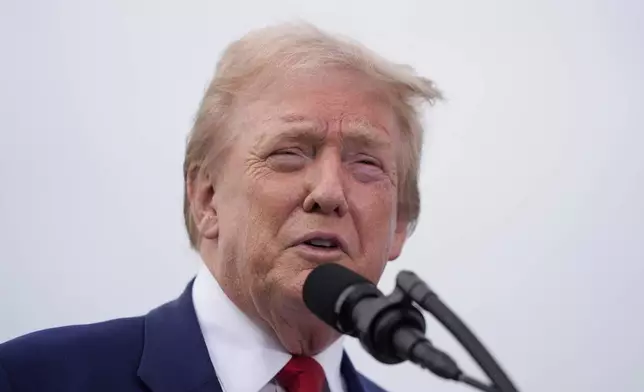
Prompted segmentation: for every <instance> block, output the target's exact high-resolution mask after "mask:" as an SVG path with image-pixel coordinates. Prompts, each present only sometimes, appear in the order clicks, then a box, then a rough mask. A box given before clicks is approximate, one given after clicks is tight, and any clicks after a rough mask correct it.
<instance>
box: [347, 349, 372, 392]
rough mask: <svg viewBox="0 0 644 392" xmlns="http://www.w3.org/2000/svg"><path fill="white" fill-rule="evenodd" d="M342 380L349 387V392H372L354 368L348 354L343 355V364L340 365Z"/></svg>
mask: <svg viewBox="0 0 644 392" xmlns="http://www.w3.org/2000/svg"><path fill="white" fill-rule="evenodd" d="M340 372H342V378H343V379H344V382H345V383H346V385H347V392H371V391H370V389H369V388H368V387H367V385H365V384H364V383H363V382H362V377H361V376H360V374H359V373H358V371H357V370H356V369H355V367H353V363H351V360H350V359H349V356H348V355H347V353H346V352H344V353H343V354H342V364H341V365H340Z"/></svg>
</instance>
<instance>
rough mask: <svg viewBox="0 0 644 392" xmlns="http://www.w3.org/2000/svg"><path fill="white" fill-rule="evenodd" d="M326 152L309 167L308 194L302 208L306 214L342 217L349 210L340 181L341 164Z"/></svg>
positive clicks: (336, 158)
mask: <svg viewBox="0 0 644 392" xmlns="http://www.w3.org/2000/svg"><path fill="white" fill-rule="evenodd" d="M327 152H328V154H324V155H320V156H318V157H317V158H316V162H315V164H314V165H313V167H311V169H312V170H311V172H310V175H309V176H308V180H307V183H308V184H307V185H308V189H309V194H308V195H307V197H306V199H304V206H303V207H304V211H306V212H311V213H321V214H325V215H331V214H335V215H337V216H339V217H342V216H344V215H345V214H346V213H347V211H348V209H349V207H348V205H347V199H346V195H345V190H344V185H343V181H342V163H341V162H340V161H341V159H340V158H339V157H334V156H333V154H331V152H330V151H327Z"/></svg>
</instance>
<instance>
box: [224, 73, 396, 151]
mask: <svg viewBox="0 0 644 392" xmlns="http://www.w3.org/2000/svg"><path fill="white" fill-rule="evenodd" d="M235 113H236V115H235V117H237V120H238V121H236V122H237V123H245V125H247V126H249V127H248V128H246V129H243V131H252V130H256V131H260V130H263V131H264V132H260V133H278V134H280V135H281V136H283V137H290V136H293V137H295V136H296V135H298V134H302V133H306V134H308V135H310V137H312V138H315V137H320V138H323V137H324V135H325V134H326V133H327V132H328V131H334V130H337V131H339V132H341V133H342V137H343V140H344V141H345V142H347V143H358V142H359V143H364V144H370V143H371V144H392V143H395V141H397V139H398V132H399V130H398V125H397V122H396V117H395V113H394V111H393V109H392V106H391V104H390V103H389V99H388V97H387V95H386V93H385V92H384V89H382V88H380V87H379V86H376V85H375V83H374V81H373V80H371V79H369V78H367V77H365V76H363V75H361V74H359V73H357V72H351V71H338V70H334V71H328V72H320V73H301V74H295V75H293V74H291V75H288V76H281V77H279V78H276V79H274V80H273V81H272V83H271V84H270V85H269V86H268V87H266V88H264V89H262V90H261V91H257V92H255V93H249V94H247V98H242V99H241V100H240V101H238V104H237V110H236V111H235ZM239 125H241V124H239ZM251 133H254V132H251ZM256 136H258V137H262V138H263V137H268V136H269V135H263V136H262V135H256ZM394 139H395V140H394Z"/></svg>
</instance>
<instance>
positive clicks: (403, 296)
mask: <svg viewBox="0 0 644 392" xmlns="http://www.w3.org/2000/svg"><path fill="white" fill-rule="evenodd" d="M409 300H411V301H413V302H415V303H417V304H418V305H419V306H420V307H422V308H423V309H425V310H426V311H428V312H429V313H431V314H432V315H433V316H434V317H435V318H436V319H437V320H438V321H439V322H440V323H441V324H443V326H445V328H447V330H448V331H449V332H450V333H451V334H452V335H453V336H454V337H455V338H456V339H457V340H458V341H459V342H460V343H461V345H462V346H463V347H464V348H465V349H466V350H467V352H468V353H469V354H470V355H471V356H472V358H474V360H475V361H476V362H477V363H478V364H479V366H480V367H481V369H482V370H483V372H485V374H486V375H487V376H488V377H489V378H490V380H491V381H492V385H491V386H489V385H486V384H485V383H482V382H480V381H478V380H476V379H474V378H472V377H470V376H468V375H466V374H464V373H462V372H461V371H460V370H459V372H458V375H456V377H454V374H452V376H450V377H445V375H444V374H443V373H441V372H440V371H438V372H437V371H435V370H434V369H431V368H429V370H430V371H432V372H434V374H437V375H439V376H441V377H444V378H450V379H454V380H455V381H460V382H462V383H464V384H467V385H469V386H471V387H473V388H476V389H479V390H481V391H486V392H518V390H517V388H516V387H515V386H514V385H513V384H512V381H510V378H509V377H508V376H507V374H506V373H505V372H504V371H503V369H502V368H501V366H500V365H499V364H498V363H497V362H496V360H495V359H494V357H493V356H492V354H491V353H490V352H489V351H488V350H487V349H486V348H485V346H483V344H482V343H481V342H480V341H479V340H478V339H477V337H476V336H475V335H474V333H473V332H472V331H471V330H470V329H469V328H468V327H467V326H466V325H465V323H463V321H461V319H459V317H458V316H457V315H456V314H455V313H454V312H452V311H451V310H450V309H449V308H448V307H447V305H445V304H444V303H443V302H442V301H441V300H440V298H438V296H437V295H436V293H434V292H433V291H432V290H431V289H430V288H429V286H427V284H426V283H425V282H424V281H423V280H422V279H420V278H419V277H418V276H417V275H416V274H414V273H413V272H411V271H401V272H400V273H398V276H397V277H396V289H395V290H394V293H392V295H391V296H390V301H394V302H398V303H401V304H402V303H405V302H407V301H409ZM411 301H410V302H411ZM407 303H409V302H407ZM436 352H437V353H439V354H440V355H442V356H445V357H447V359H448V360H451V358H449V356H447V354H445V353H443V352H441V351H440V350H438V349H436ZM451 361H452V362H453V360H451ZM454 364H455V362H454Z"/></svg>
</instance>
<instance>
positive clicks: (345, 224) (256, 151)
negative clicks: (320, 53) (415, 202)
mask: <svg viewBox="0 0 644 392" xmlns="http://www.w3.org/2000/svg"><path fill="white" fill-rule="evenodd" d="M229 125H230V129H231V130H232V131H233V132H237V134H236V138H235V140H234V141H233V144H232V147H231V149H230V151H229V153H228V154H227V156H226V158H225V161H224V162H223V163H222V166H221V167H220V170H219V171H218V172H217V173H218V174H217V175H216V176H215V175H211V176H199V177H198V178H197V179H196V180H195V181H194V182H193V183H189V187H188V192H189V197H190V200H191V211H192V214H193V217H194V218H195V221H196V222H197V227H198V229H199V232H200V235H201V244H200V253H201V257H202V258H203V260H204V261H205V263H206V264H207V265H208V267H209V269H210V271H211V272H212V273H213V275H214V276H215V278H216V279H217V281H218V282H219V283H220V285H221V286H222V288H223V290H224V292H225V293H226V294H227V295H228V297H229V298H230V299H231V300H232V301H233V302H234V303H235V304H236V305H237V306H238V307H239V308H240V309H242V311H244V312H245V313H246V314H247V315H248V316H249V317H251V318H252V319H253V320H255V322H256V323H258V325H260V326H262V327H263V328H265V329H266V330H267V331H268V332H269V333H272V334H273V335H274V336H275V337H276V338H277V339H278V340H279V342H280V343H281V344H282V345H283V346H284V348H285V349H286V350H287V351H289V352H291V353H293V354H301V355H314V354H316V353H318V352H320V351H322V350H323V349H324V348H326V347H327V346H328V345H329V344H331V343H332V342H333V341H334V340H335V339H337V337H338V335H337V333H336V332H335V331H333V330H332V329H331V328H330V327H328V326H326V325H325V324H323V323H322V322H321V321H319V320H318V319H317V318H316V317H315V316H313V315H312V314H311V313H310V312H309V311H308V310H307V309H306V307H305V305H304V303H303V301H302V298H301V296H302V285H303V283H304V280H305V279H306V277H307V275H308V273H309V272H310V271H311V270H312V269H313V268H315V267H316V266H317V265H319V264H320V263H324V262H336V263H339V264H342V265H344V266H346V267H348V268H350V269H352V270H354V271H356V272H358V273H359V274H361V275H363V276H365V277H367V278H368V279H369V280H371V281H373V282H377V281H378V280H379V279H380V276H381V274H382V272H383V269H384V267H385V264H386V263H387V261H390V260H393V259H395V258H397V257H398V256H399V254H400V252H401V250H402V247H403V244H404V241H405V239H406V231H405V229H406V225H407V222H406V221H405V220H404V219H402V218H400V217H399V216H398V214H397V211H396V205H397V193H398V192H397V184H398V176H399V170H400V168H398V167H396V163H397V159H396V158H397V154H398V153H399V149H400V130H399V127H398V125H397V122H396V119H395V116H394V113H393V110H392V108H391V105H390V104H389V103H388V101H387V100H386V99H385V96H384V94H383V93H382V91H380V90H378V88H377V87H376V86H374V83H373V81H371V80H369V79H367V78H365V77H364V76H362V75H360V74H358V73H355V72H351V71H346V70H329V71H326V72H318V73H315V74H312V73H295V74H290V75H289V76H283V77H280V78H278V79H276V80H275V81H274V82H273V83H271V84H270V85H269V86H268V87H266V86H264V87H263V88H262V90H261V91H256V92H252V93H249V94H247V97H245V98H241V99H240V100H239V101H238V102H237V103H236V105H235V110H234V114H233V116H232V119H231V121H230V124H229ZM314 231H322V232H325V233H330V234H333V235H334V236H337V237H338V238H341V239H342V240H343V241H344V242H345V243H346V249H343V250H341V251H335V252H330V253H329V254H330V256H329V257H325V256H323V257H321V258H320V257H315V255H313V256H312V255H311V254H310V252H308V251H307V250H306V249H304V248H303V246H302V245H298V240H299V239H301V238H302V236H304V235H306V234H307V233H311V232H314Z"/></svg>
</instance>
